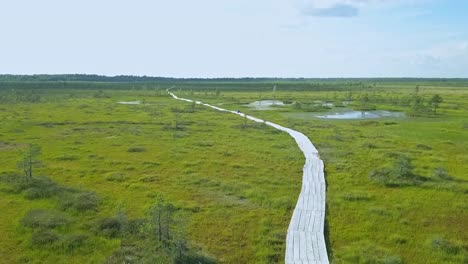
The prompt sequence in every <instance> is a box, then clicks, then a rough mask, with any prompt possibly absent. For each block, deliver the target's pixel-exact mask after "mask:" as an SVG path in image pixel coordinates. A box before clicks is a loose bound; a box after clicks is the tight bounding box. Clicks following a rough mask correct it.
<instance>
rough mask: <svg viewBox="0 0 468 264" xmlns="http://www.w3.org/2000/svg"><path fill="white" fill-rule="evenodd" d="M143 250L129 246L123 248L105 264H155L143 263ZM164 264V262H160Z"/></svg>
mask: <svg viewBox="0 0 468 264" xmlns="http://www.w3.org/2000/svg"><path fill="white" fill-rule="evenodd" d="M141 251H142V249H141V248H139V247H137V246H134V245H127V246H123V247H121V248H120V249H119V250H117V251H115V252H114V253H113V254H112V255H111V256H110V257H109V258H108V259H107V260H106V261H104V264H117V263H128V264H132V263H154V262H142V261H141V258H142V252H141ZM160 263H163V262H160Z"/></svg>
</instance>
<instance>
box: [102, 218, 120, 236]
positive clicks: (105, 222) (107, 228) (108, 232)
mask: <svg viewBox="0 0 468 264" xmlns="http://www.w3.org/2000/svg"><path fill="white" fill-rule="evenodd" d="M121 228H122V223H121V222H120V221H119V220H118V219H116V218H110V217H107V218H102V219H100V220H99V221H98V222H97V224H96V231H97V232H98V233H99V234H101V235H103V236H106V237H110V238H114V237H117V236H118V235H119V234H120V230H121Z"/></svg>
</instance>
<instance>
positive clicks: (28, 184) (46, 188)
mask: <svg viewBox="0 0 468 264" xmlns="http://www.w3.org/2000/svg"><path fill="white" fill-rule="evenodd" d="M2 180H3V181H4V182H7V183H8V184H10V185H11V186H12V191H13V192H14V193H24V195H25V198H26V199H29V200H33V199H42V198H49V197H51V196H54V195H57V194H59V193H60V192H62V191H64V190H65V188H63V187H62V186H60V185H58V184H56V183H55V182H53V181H51V180H50V179H49V178H46V177H34V178H31V179H29V180H26V179H25V178H24V177H21V176H17V175H16V176H5V177H3V178H2Z"/></svg>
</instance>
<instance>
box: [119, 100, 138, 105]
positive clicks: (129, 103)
mask: <svg viewBox="0 0 468 264" xmlns="http://www.w3.org/2000/svg"><path fill="white" fill-rule="evenodd" d="M118 104H123V105H139V104H141V101H132V102H118Z"/></svg>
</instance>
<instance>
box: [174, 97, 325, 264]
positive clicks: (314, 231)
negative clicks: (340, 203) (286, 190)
mask: <svg viewBox="0 0 468 264" xmlns="http://www.w3.org/2000/svg"><path fill="white" fill-rule="evenodd" d="M169 90H170V89H167V90H166V91H167V92H168V94H169V95H171V96H172V98H174V99H176V100H181V101H185V102H189V103H193V102H194V101H193V100H190V99H185V98H179V97H177V96H176V95H175V94H173V93H171V92H170V91H169ZM195 103H196V104H198V105H204V106H206V107H210V108H213V109H215V110H218V111H221V112H229V113H232V114H235V115H239V116H242V117H245V118H247V119H250V120H252V121H255V122H259V123H265V124H266V125H268V126H271V127H273V128H276V129H278V130H281V131H283V132H286V133H288V134H289V135H290V136H291V137H293V138H294V140H296V143H297V145H298V146H299V148H300V149H301V151H302V153H304V156H305V164H304V168H303V176H302V189H301V193H300V194H299V198H298V200H297V204H296V207H295V208H294V212H293V215H292V218H291V222H290V223H289V228H288V233H287V236H286V257H285V263H287V264H290V263H300V264H306V263H324V264H328V263H329V261H328V255H327V248H326V245H325V236H324V225H325V195H326V186H325V174H324V164H323V161H322V160H321V159H320V156H319V154H318V151H317V149H316V148H315V146H314V145H313V144H312V142H311V141H310V140H309V138H308V137H307V136H305V135H304V134H302V133H301V132H298V131H296V130H293V129H290V128H287V127H283V126H280V125H278V124H275V123H272V122H269V121H265V120H262V119H259V118H256V117H253V116H250V115H247V114H243V113H239V112H236V111H230V110H226V109H223V108H220V107H217V106H213V105H209V104H205V103H203V102H200V101H195Z"/></svg>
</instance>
